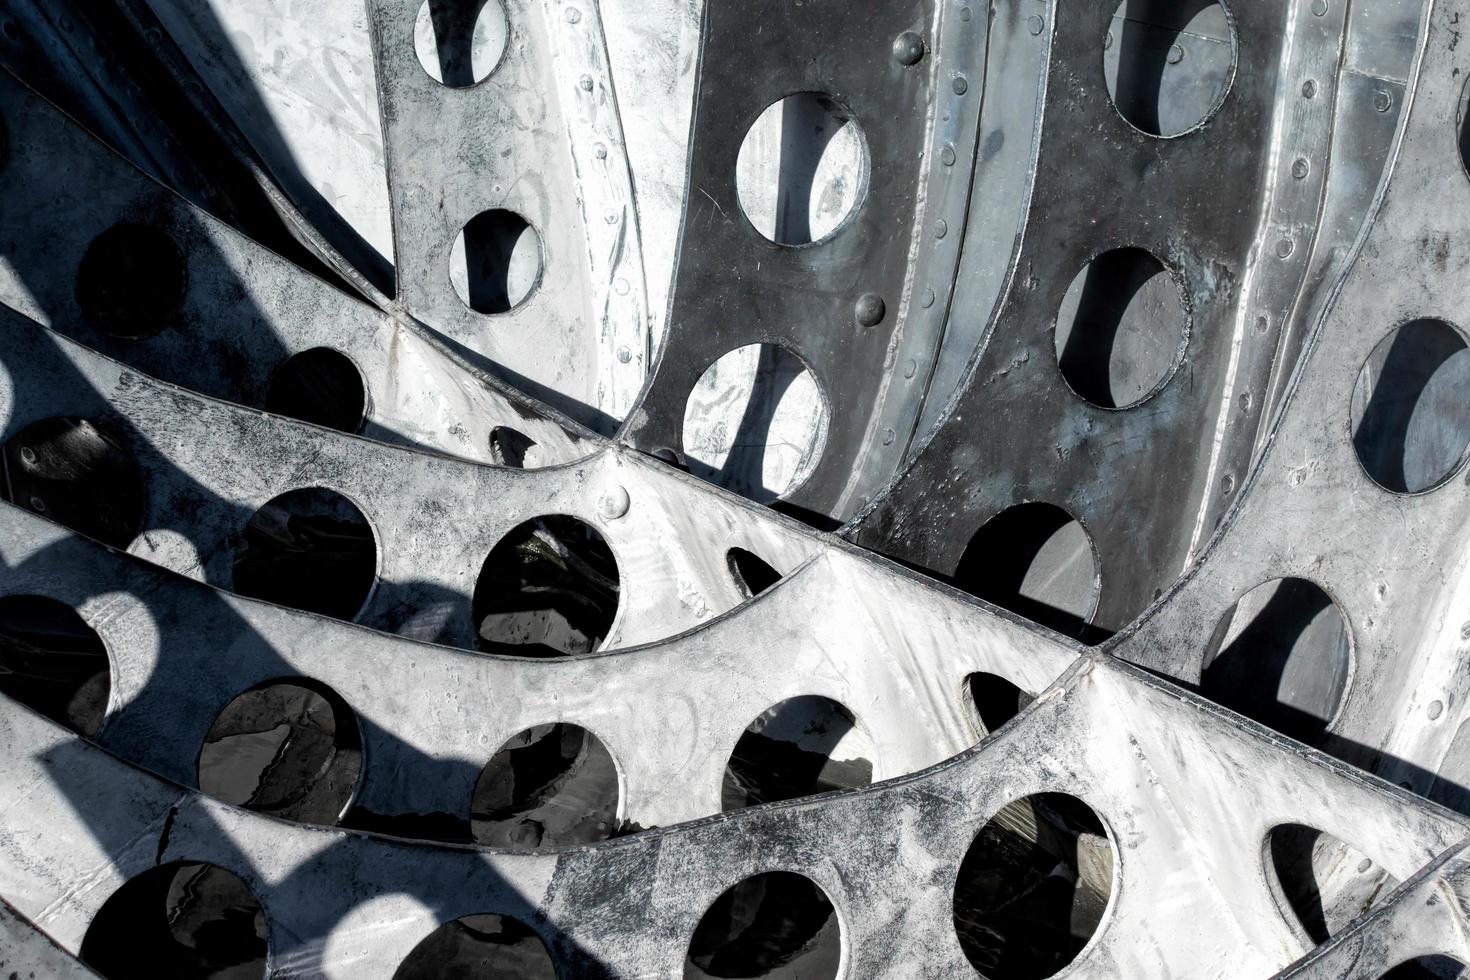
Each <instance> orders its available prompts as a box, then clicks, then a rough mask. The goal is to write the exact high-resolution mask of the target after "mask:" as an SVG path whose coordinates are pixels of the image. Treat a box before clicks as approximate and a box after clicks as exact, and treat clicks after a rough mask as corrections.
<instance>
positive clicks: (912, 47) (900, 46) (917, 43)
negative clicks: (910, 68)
mask: <svg viewBox="0 0 1470 980" xmlns="http://www.w3.org/2000/svg"><path fill="white" fill-rule="evenodd" d="M923 57H924V39H923V38H921V37H919V35H917V34H915V33H914V32H913V31H904V32H903V33H902V34H900V35H899V36H898V37H896V38H894V39H893V60H894V61H896V62H898V63H899V64H900V65H917V64H918V63H919V59H921V58H923Z"/></svg>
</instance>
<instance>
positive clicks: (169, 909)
mask: <svg viewBox="0 0 1470 980" xmlns="http://www.w3.org/2000/svg"><path fill="white" fill-rule="evenodd" d="M266 950H267V933H266V919H265V912H264V910H262V909H261V907H260V902H259V901H258V900H257V899H256V897H255V894H254V893H253V892H252V891H251V890H250V886H249V885H247V884H245V882H243V881H241V880H240V879H239V877H237V876H236V875H234V874H232V873H231V872H229V871H226V870H225V869H223V868H220V867H217V866H215V865H213V864H200V863H195V862H185V861H177V862H173V863H170V864H164V865H160V866H159V867H156V868H149V869H148V870H147V871H144V872H143V873H142V874H140V875H138V876H137V877H135V878H132V879H130V880H129V881H128V882H127V883H126V884H124V885H123V886H122V887H121V888H119V889H118V890H117V891H115V892H113V893H112V895H111V896H110V897H109V898H108V899H107V901H106V902H104V903H103V905H102V908H101V909H99V910H98V911H97V915H96V916H95V917H94V918H93V919H92V923H91V925H89V926H88V927H87V933H86V935H85V936H83V937H82V948H81V959H82V962H84V963H86V964H87V965H88V966H90V967H91V968H92V969H93V970H96V971H97V972H98V973H100V974H101V975H102V976H104V977H136V976H143V975H146V976H154V977H171V978H173V977H177V978H191V980H192V978H197V980H206V978H209V980H214V978H218V977H231V978H238V980H245V978H248V977H261V976H264V975H265V964H266ZM145 952H146V955H147V964H146V967H142V966H140V962H139V957H140V956H141V955H143V954H144V953H145Z"/></svg>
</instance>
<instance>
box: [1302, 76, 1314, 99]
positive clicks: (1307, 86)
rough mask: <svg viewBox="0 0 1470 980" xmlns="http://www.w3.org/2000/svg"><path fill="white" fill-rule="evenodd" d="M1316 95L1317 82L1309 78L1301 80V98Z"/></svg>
mask: <svg viewBox="0 0 1470 980" xmlns="http://www.w3.org/2000/svg"><path fill="white" fill-rule="evenodd" d="M1316 95H1317V83H1316V82H1315V81H1313V80H1312V79H1310V78H1309V79H1307V80H1306V81H1305V82H1302V98H1304V99H1311V98H1315V97H1316Z"/></svg>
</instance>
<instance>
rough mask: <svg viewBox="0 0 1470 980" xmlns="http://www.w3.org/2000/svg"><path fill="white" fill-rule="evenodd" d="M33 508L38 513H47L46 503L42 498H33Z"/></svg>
mask: <svg viewBox="0 0 1470 980" xmlns="http://www.w3.org/2000/svg"><path fill="white" fill-rule="evenodd" d="M31 507H32V508H34V509H35V510H36V512H37V513H41V514H44V513H46V501H44V500H42V499H41V498H40V497H32V498H31Z"/></svg>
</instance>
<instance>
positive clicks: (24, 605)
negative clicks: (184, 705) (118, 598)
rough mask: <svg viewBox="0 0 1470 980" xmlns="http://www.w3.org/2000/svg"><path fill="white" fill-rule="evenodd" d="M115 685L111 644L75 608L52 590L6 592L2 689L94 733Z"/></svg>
mask: <svg viewBox="0 0 1470 980" xmlns="http://www.w3.org/2000/svg"><path fill="white" fill-rule="evenodd" d="M111 691H112V665H111V663H110V662H109V661H108V659H107V648H106V647H105V646H103V644H102V638H101V637H100V636H98V635H97V631H96V630H94V629H92V627H90V626H88V625H87V623H86V621H85V620H84V619H82V617H81V616H80V615H79V614H78V613H77V611H76V610H75V609H73V608H72V607H71V606H68V605H67V604H66V603H64V602H59V601H57V600H56V599H52V598H49V597H47V596H40V595H8V596H5V597H3V598H0V693H4V694H5V695H7V696H8V697H12V698H15V700H17V701H19V702H20V703H21V704H24V705H26V706H27V707H29V708H30V709H32V710H33V711H38V712H40V713H41V714H43V715H45V716H46V717H47V718H50V719H51V720H52V721H54V722H57V723H58V724H62V725H65V726H66V727H67V728H70V729H71V730H72V731H74V732H77V733H78V734H80V735H85V736H87V737H89V738H90V737H91V736H93V735H95V734H97V729H98V728H100V727H101V726H102V718H103V716H104V715H105V714H106V713H107V698H108V696H109V694H110V693H111Z"/></svg>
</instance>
